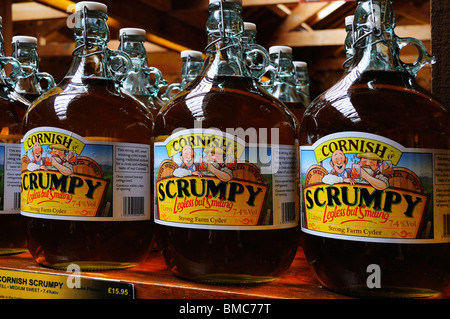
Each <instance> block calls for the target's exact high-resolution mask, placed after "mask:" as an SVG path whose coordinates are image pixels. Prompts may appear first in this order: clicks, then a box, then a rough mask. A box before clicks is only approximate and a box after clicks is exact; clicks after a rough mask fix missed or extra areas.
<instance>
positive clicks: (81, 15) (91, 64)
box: [66, 9, 112, 82]
mask: <svg viewBox="0 0 450 319" xmlns="http://www.w3.org/2000/svg"><path fill="white" fill-rule="evenodd" d="M76 15H77V16H76V19H75V28H74V35H75V42H76V44H75V50H74V51H73V53H72V55H73V57H74V58H73V60H72V65H71V67H70V69H69V71H68V73H67V75H66V78H69V79H70V80H71V82H81V81H82V80H83V79H85V78H97V79H110V78H112V74H111V71H110V69H109V67H108V66H107V63H106V55H107V50H108V47H107V43H108V41H109V30H108V26H107V24H106V19H107V15H106V14H105V13H103V12H100V11H89V10H86V9H85V10H84V11H79V12H77V13H76Z"/></svg>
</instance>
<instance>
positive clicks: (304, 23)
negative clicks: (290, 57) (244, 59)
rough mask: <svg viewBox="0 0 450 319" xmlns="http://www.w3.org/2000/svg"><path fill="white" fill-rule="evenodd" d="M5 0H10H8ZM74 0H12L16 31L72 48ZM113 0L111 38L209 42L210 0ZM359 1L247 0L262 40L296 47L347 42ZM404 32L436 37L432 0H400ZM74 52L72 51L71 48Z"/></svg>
mask: <svg viewBox="0 0 450 319" xmlns="http://www.w3.org/2000/svg"><path fill="white" fill-rule="evenodd" d="M2 1H4V0H2ZM75 2H77V1H69V0H34V1H23V0H13V1H12V20H13V34H14V35H18V34H23V35H34V36H36V37H38V38H39V43H40V44H41V46H43V45H44V44H46V45H47V44H53V45H54V47H52V48H53V49H52V50H45V49H44V50H42V48H41V51H42V52H41V53H40V55H41V56H42V55H47V54H53V55H54V54H66V53H67V52H64V50H63V49H62V48H61V49H60V50H56V51H55V48H56V45H61V46H64V47H67V44H70V43H72V42H73V33H72V30H71V29H70V28H69V27H68V19H70V17H69V15H70V14H71V10H73V9H74V5H73V4H74V3H75ZM100 2H103V3H105V4H106V5H108V14H109V17H110V19H109V20H110V21H109V25H110V30H111V38H112V39H117V38H118V29H119V28H122V27H138V28H143V29H145V30H146V31H147V40H148V41H149V43H152V44H154V45H149V46H148V50H149V51H150V52H152V51H158V50H175V51H179V50H182V49H186V48H189V49H193V50H199V51H203V49H204V47H205V45H206V35H205V23H206V19H207V17H208V12H207V6H208V0H127V1H123V0H103V1H100ZM355 7H356V2H345V1H334V2H312V3H299V1H298V0H243V12H242V16H243V18H244V21H249V22H253V23H256V25H257V28H258V37H257V40H258V42H259V43H260V44H261V45H263V46H265V47H269V46H271V45H287V46H291V47H293V48H307V47H324V46H341V45H342V44H343V41H344V38H345V31H344V18H345V17H346V16H347V15H351V14H353V13H354V11H355ZM394 8H395V12H396V14H397V19H398V27H397V29H396V33H397V34H398V35H399V36H414V37H416V38H419V39H420V40H423V41H427V40H430V1H429V0H395V1H394ZM69 53H70V52H69Z"/></svg>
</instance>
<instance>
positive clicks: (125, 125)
mask: <svg viewBox="0 0 450 319" xmlns="http://www.w3.org/2000/svg"><path fill="white" fill-rule="evenodd" d="M38 126H55V127H62V128H70V129H71V130H73V131H74V132H76V133H78V134H80V135H82V136H84V135H85V134H91V133H86V132H87V131H89V132H94V131H98V132H102V133H95V134H97V135H105V134H110V133H105V129H108V128H115V130H117V131H122V132H125V131H127V130H136V131H137V130H142V131H143V132H145V133H144V134H148V133H149V132H151V130H152V126H153V118H152V115H151V114H150V112H149V111H148V110H147V109H146V107H145V106H144V105H143V104H142V103H141V102H139V101H138V100H137V99H135V98H134V97H132V96H131V95H130V94H128V93H127V92H126V91H124V90H117V89H116V88H115V87H114V83H113V82H112V81H109V80H96V81H93V82H91V83H88V84H87V83H80V84H78V83H71V82H64V81H63V82H62V83H60V84H59V85H57V86H56V87H54V88H53V89H51V90H49V91H48V92H47V93H45V94H44V95H42V96H41V97H40V98H39V99H37V100H36V101H35V102H34V103H33V104H32V105H31V107H30V108H29V110H28V111H27V114H26V116H25V120H24V130H25V131H27V130H29V129H31V128H34V127H38ZM111 134H112V133H111ZM114 134H116V133H114Z"/></svg>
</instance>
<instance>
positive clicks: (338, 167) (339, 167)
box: [330, 150, 348, 174]
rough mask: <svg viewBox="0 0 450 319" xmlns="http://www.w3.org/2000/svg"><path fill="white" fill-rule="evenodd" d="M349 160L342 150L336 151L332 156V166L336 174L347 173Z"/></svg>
mask: <svg viewBox="0 0 450 319" xmlns="http://www.w3.org/2000/svg"><path fill="white" fill-rule="evenodd" d="M347 162H348V159H347V157H346V156H345V155H344V153H343V152H342V151H341V150H336V151H334V153H333V155H332V156H331V160H330V165H331V167H333V168H334V170H335V171H336V173H338V174H342V173H343V172H344V171H345V166H346V165H347Z"/></svg>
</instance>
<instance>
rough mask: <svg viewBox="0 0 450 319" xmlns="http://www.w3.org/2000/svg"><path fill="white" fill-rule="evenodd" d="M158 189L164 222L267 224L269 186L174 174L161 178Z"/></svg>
mask: <svg viewBox="0 0 450 319" xmlns="http://www.w3.org/2000/svg"><path fill="white" fill-rule="evenodd" d="M156 188H157V193H158V195H157V201H158V204H157V205H158V211H159V219H160V220H162V221H166V222H177V223H188V224H203V225H228V226H256V225H262V224H264V220H262V217H263V216H262V212H263V210H262V209H263V208H264V204H265V200H266V196H267V191H268V186H266V185H261V184H256V183H250V182H244V181H239V182H237V181H235V182H228V183H225V182H222V181H220V180H218V179H215V178H211V177H210V178H208V177H204V178H198V177H185V178H183V179H179V178H174V177H171V178H165V179H162V180H159V181H158V182H157V183H156Z"/></svg>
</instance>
